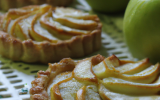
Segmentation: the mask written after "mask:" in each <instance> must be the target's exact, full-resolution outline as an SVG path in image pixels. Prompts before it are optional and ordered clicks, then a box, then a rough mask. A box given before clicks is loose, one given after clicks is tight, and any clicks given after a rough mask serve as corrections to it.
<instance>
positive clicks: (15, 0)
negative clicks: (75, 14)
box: [0, 0, 73, 11]
mask: <svg viewBox="0 0 160 100" xmlns="http://www.w3.org/2000/svg"><path fill="white" fill-rule="evenodd" d="M72 2H73V0H0V9H2V10H5V11H7V10H8V9H10V8H18V7H23V6H27V5H41V4H50V5H52V6H68V5H69V4H71V3H72Z"/></svg>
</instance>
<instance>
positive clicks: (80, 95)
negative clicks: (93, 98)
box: [76, 86, 86, 100]
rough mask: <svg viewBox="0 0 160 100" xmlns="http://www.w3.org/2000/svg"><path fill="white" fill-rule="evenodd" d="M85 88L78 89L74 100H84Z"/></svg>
mask: <svg viewBox="0 0 160 100" xmlns="http://www.w3.org/2000/svg"><path fill="white" fill-rule="evenodd" d="M85 94H86V86H83V87H82V88H80V89H79V90H78V92H77V95H76V100H85Z"/></svg>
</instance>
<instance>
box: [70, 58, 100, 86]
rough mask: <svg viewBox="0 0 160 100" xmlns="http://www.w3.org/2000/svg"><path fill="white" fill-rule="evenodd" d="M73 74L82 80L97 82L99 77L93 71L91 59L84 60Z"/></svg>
mask: <svg viewBox="0 0 160 100" xmlns="http://www.w3.org/2000/svg"><path fill="white" fill-rule="evenodd" d="M73 76H74V77H75V78H76V79H77V80H80V81H86V82H92V83H93V82H94V83H95V82H97V78H96V76H95V74H94V73H93V71H92V64H91V59H85V60H82V61H81V62H80V63H78V64H77V65H76V67H75V69H74V70H73Z"/></svg>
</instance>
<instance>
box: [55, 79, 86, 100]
mask: <svg viewBox="0 0 160 100" xmlns="http://www.w3.org/2000/svg"><path fill="white" fill-rule="evenodd" d="M58 85H59V91H60V94H61V96H62V98H63V100H75V99H76V95H77V91H78V90H79V89H81V88H82V87H83V86H85V84H84V83H80V82H79V81H78V80H76V79H75V78H72V79H70V80H68V81H64V82H61V83H58ZM56 100H59V99H56Z"/></svg>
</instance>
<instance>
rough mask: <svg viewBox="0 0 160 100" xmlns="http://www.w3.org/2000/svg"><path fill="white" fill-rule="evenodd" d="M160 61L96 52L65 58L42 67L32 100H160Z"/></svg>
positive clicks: (36, 80) (34, 82)
mask: <svg viewBox="0 0 160 100" xmlns="http://www.w3.org/2000/svg"><path fill="white" fill-rule="evenodd" d="M159 73H160V65H159V63H157V64H155V65H152V64H151V63H150V62H149V59H147V58H146V59H143V60H140V61H129V60H120V59H118V58H117V57H116V56H115V55H112V56H110V57H108V58H105V57H103V56H101V55H96V56H93V57H91V58H86V59H84V60H80V61H77V62H75V61H73V60H72V59H70V58H64V59H62V60H61V61H60V62H59V63H54V64H51V63H50V64H49V68H48V69H47V70H46V71H39V72H38V77H37V78H36V79H35V80H34V81H32V88H31V89H30V95H31V96H30V97H31V98H30V99H31V100H160V94H159V91H160V76H159Z"/></svg>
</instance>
